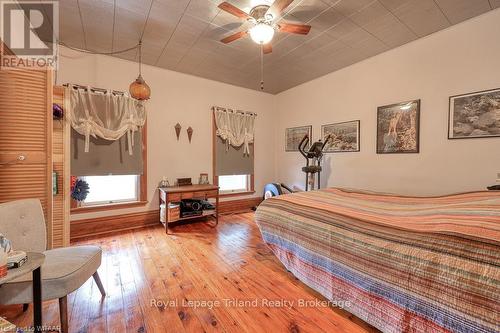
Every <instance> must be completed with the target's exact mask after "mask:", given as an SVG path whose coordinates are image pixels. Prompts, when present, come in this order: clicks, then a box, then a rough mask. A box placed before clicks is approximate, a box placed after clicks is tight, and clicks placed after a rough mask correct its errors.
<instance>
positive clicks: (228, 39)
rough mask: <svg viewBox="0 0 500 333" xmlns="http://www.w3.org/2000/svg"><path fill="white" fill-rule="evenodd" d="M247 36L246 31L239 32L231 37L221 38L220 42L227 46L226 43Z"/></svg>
mask: <svg viewBox="0 0 500 333" xmlns="http://www.w3.org/2000/svg"><path fill="white" fill-rule="evenodd" d="M247 34H248V31H240V32H237V33H235V34H232V35H231V36H227V37H226V38H223V39H221V40H220V41H221V42H223V43H224V44H228V43H231V42H234V41H235V40H237V39H240V38H242V37H245V36H246V35H247Z"/></svg>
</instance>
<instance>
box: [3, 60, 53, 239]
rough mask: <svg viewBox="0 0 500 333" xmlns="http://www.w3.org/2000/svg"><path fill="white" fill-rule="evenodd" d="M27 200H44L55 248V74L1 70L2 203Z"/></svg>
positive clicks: (49, 229) (43, 203)
mask: <svg viewBox="0 0 500 333" xmlns="http://www.w3.org/2000/svg"><path fill="white" fill-rule="evenodd" d="M0 60H1V59H0ZM25 198H37V199H40V201H41V203H42V207H43V210H44V213H45V222H46V225H47V238H48V239H47V245H48V247H49V248H51V247H52V227H51V226H52V71H51V70H46V71H44V70H34V69H5V68H1V69H0V202H6V201H12V200H18V199H25ZM1 218H2V217H1V216H0V219H1ZM0 232H1V230H0Z"/></svg>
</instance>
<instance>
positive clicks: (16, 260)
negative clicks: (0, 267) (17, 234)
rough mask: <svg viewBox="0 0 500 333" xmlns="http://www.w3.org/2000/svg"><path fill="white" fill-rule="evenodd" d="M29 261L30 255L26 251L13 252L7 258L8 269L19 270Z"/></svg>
mask: <svg viewBox="0 0 500 333" xmlns="http://www.w3.org/2000/svg"><path fill="white" fill-rule="evenodd" d="M27 260H28V255H27V254H26V252H24V251H19V250H18V251H11V252H10V253H9V255H8V256H7V268H8V269H12V268H19V267H21V266H22V265H24V263H25V262H26V261H27Z"/></svg>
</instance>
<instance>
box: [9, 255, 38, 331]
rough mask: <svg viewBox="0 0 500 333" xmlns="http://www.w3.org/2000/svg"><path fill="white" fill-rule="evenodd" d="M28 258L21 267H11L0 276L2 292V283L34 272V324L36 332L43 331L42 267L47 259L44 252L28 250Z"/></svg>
mask: <svg viewBox="0 0 500 333" xmlns="http://www.w3.org/2000/svg"><path fill="white" fill-rule="evenodd" d="M26 254H27V255H28V260H27V261H26V262H25V263H24V265H22V266H21V267H19V268H13V269H9V271H8V273H7V275H6V276H4V277H2V278H0V293H1V292H2V289H1V288H2V284H4V283H7V282H9V281H12V280H14V279H16V278H18V277H20V276H22V275H24V274H27V273H29V272H33V326H34V328H35V332H41V331H42V274H41V267H42V264H43V262H44V261H45V255H44V254H43V253H37V252H28V253H26Z"/></svg>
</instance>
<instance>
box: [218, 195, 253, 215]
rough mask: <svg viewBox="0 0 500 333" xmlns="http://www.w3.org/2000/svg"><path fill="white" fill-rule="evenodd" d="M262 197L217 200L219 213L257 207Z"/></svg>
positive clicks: (243, 210) (236, 211)
mask: <svg viewBox="0 0 500 333" xmlns="http://www.w3.org/2000/svg"><path fill="white" fill-rule="evenodd" d="M261 202H262V198H260V197H254V198H248V199H238V200H227V201H220V202H219V214H231V213H241V212H245V211H249V210H250V209H252V208H253V207H257V206H258V205H259V204H260V203H261Z"/></svg>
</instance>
